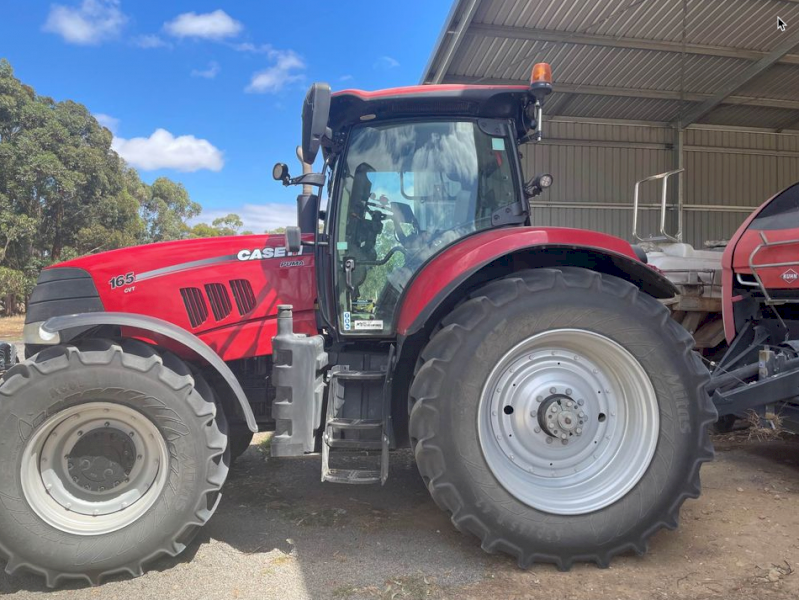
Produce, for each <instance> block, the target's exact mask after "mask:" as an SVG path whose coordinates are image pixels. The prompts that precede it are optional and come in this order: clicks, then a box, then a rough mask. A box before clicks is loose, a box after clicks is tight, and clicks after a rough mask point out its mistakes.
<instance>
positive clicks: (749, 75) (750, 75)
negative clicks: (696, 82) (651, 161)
mask: <svg viewBox="0 0 799 600" xmlns="http://www.w3.org/2000/svg"><path fill="white" fill-rule="evenodd" d="M780 37H782V35H781V36H780ZM797 44H799V28H796V29H794V30H793V31H792V32H790V33H789V34H787V35H785V37H784V38H782V39H781V40H780V43H779V44H777V45H776V46H775V47H774V49H773V50H771V52H769V53H768V54H767V55H766V56H764V57H763V58H761V59H760V60H758V61H757V62H756V63H754V64H752V65H750V66H748V67H747V68H746V69H744V70H743V71H742V72H741V73H740V74H739V75H738V76H737V77H735V78H734V79H732V80H731V81H730V82H729V83H728V84H726V85H725V86H723V87H722V88H721V89H720V90H719V91H718V92H716V93H715V94H713V95H712V96H711V97H710V98H708V99H707V100H705V101H704V102H702V104H700V105H699V106H697V107H695V108H693V109H691V110H689V111H688V114H687V115H686V116H685V117H683V118H682V119H681V120H680V126H681V127H687V126H688V125H690V124H691V123H696V122H697V121H698V120H699V119H701V118H702V117H704V116H705V115H706V114H707V113H709V112H710V111H712V110H713V109H714V108H716V107H717V106H718V105H719V104H722V103H723V102H725V100H726V99H727V98H729V97H731V96H732V94H734V93H735V92H736V91H737V90H739V89H741V87H743V86H744V85H746V84H747V83H749V82H750V81H752V80H753V79H754V78H755V77H757V76H758V75H760V74H761V73H762V72H763V71H765V70H766V69H768V68H769V67H770V66H772V65H773V64H774V63H776V62H777V61H778V60H780V59H781V58H782V57H783V56H785V55H786V54H788V52H790V51H791V50H793V49H794V48H795V47H796V45H797ZM757 100H758V102H755V103H753V104H754V105H755V106H766V105H765V104H762V103H761V102H760V99H757Z"/></svg>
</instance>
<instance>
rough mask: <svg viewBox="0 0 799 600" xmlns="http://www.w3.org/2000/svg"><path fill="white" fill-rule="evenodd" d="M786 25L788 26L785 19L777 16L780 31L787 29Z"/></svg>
mask: <svg viewBox="0 0 799 600" xmlns="http://www.w3.org/2000/svg"><path fill="white" fill-rule="evenodd" d="M786 27H788V26H787V25H786V24H785V21H783V20H782V19H780V18H779V17H777V29H779V30H780V31H785V28H786Z"/></svg>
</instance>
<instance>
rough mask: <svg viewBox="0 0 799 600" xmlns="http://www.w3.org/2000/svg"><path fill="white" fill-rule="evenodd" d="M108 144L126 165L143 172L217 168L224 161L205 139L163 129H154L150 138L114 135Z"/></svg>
mask: <svg viewBox="0 0 799 600" xmlns="http://www.w3.org/2000/svg"><path fill="white" fill-rule="evenodd" d="M111 147H112V148H113V149H114V150H115V151H116V152H117V154H119V155H120V156H121V157H122V158H124V159H125V161H127V162H128V164H130V165H132V166H134V167H138V168H139V169H142V170H144V171H154V170H156V169H175V170H177V171H199V170H201V169H208V170H210V171H220V170H222V167H223V166H224V164H225V160H224V158H223V156H222V151H221V150H219V149H218V148H216V147H215V146H214V145H213V144H212V143H211V142H209V141H208V140H203V139H198V138H196V137H194V136H193V135H181V136H178V137H175V136H174V135H172V134H171V133H170V132H168V131H167V130H166V129H156V130H155V131H154V132H153V134H152V135H151V136H150V137H138V138H131V139H125V138H120V137H115V138H114V141H113V142H112V143H111Z"/></svg>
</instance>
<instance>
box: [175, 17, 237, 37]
mask: <svg viewBox="0 0 799 600" xmlns="http://www.w3.org/2000/svg"><path fill="white" fill-rule="evenodd" d="M243 28H244V27H243V25H242V24H241V23H239V22H238V21H236V19H234V18H232V17H231V16H230V15H228V14H227V13H226V12H225V11H224V10H215V11H214V12H210V13H202V14H199V15H198V14H197V13H195V12H188V13H183V14H181V15H178V16H177V17H175V18H174V19H173V20H171V21H169V22H167V23H164V29H165V31H166V32H167V33H168V34H170V35H173V36H175V37H179V38H186V37H196V38H204V39H207V40H221V39H224V38H228V37H234V36H236V35H238V34H239V32H240V31H241V30H242V29H243Z"/></svg>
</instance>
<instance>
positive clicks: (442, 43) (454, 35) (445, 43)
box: [422, 0, 480, 84]
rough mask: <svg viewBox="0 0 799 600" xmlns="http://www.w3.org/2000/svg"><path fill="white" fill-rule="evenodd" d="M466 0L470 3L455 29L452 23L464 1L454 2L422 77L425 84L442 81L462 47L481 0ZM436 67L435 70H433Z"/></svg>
mask: <svg viewBox="0 0 799 600" xmlns="http://www.w3.org/2000/svg"><path fill="white" fill-rule="evenodd" d="M466 1H467V2H468V4H466V8H464V10H463V13H462V15H461V18H460V20H459V21H458V24H457V25H455V28H454V29H453V28H452V25H454V23H453V21H454V19H455V17H456V14H455V13H456V12H457V9H458V7H459V6H460V5H461V4H463V3H464V2H462V1H461V2H457V1H456V2H455V3H454V4H453V6H452V11H451V12H450V14H449V15H448V16H447V20H446V21H445V23H444V30H443V31H442V32H441V36H440V37H439V39H438V42H436V47H435V50H434V51H433V55H432V56H433V58H431V60H430V62H429V63H428V65H427V67H426V68H425V70H424V75H423V77H422V83H423V84H425V83H432V84H436V83H441V81H442V80H443V79H444V76H445V75H446V74H447V69H449V66H450V64H452V59H453V58H454V57H455V53H456V52H457V51H458V48H460V45H461V42H463V36H464V35H465V34H466V30H467V29H468V28H469V25H470V24H471V22H472V19H473V18H474V15H475V13H476V12H477V8H478V7H479V6H480V0H466ZM442 52H443V54H442ZM439 55H441V59H440V60H439V61H438V64H437V65H436V64H435V62H434V59H435V57H436V56H439ZM434 68H435V72H433V69H434Z"/></svg>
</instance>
